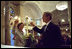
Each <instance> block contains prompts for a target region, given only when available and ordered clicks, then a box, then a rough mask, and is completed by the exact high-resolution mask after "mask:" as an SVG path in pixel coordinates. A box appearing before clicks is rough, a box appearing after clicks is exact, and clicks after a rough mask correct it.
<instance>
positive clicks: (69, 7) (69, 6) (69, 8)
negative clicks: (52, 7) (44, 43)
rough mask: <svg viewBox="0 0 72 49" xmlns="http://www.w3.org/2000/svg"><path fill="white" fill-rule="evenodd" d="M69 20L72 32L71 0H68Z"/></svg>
mask: <svg viewBox="0 0 72 49" xmlns="http://www.w3.org/2000/svg"><path fill="white" fill-rule="evenodd" d="M68 20H69V28H70V32H71V1H68Z"/></svg>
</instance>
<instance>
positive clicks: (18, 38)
mask: <svg viewBox="0 0 72 49" xmlns="http://www.w3.org/2000/svg"><path fill="white" fill-rule="evenodd" d="M23 27H24V24H23V23H19V24H18V20H16V21H15V22H14V27H13V32H12V33H13V34H14V39H15V46H25V41H24V39H23V37H24V34H23V31H22V29H23Z"/></svg>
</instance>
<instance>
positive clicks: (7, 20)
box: [5, 1, 10, 45]
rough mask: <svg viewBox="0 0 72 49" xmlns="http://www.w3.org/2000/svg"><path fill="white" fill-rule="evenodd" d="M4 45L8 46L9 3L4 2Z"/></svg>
mask: <svg viewBox="0 0 72 49" xmlns="http://www.w3.org/2000/svg"><path fill="white" fill-rule="evenodd" d="M5 8H6V11H5V45H10V26H9V1H5Z"/></svg>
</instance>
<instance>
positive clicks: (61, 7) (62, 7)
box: [56, 2, 68, 11]
mask: <svg viewBox="0 0 72 49" xmlns="http://www.w3.org/2000/svg"><path fill="white" fill-rule="evenodd" d="M56 8H57V10H61V11H62V10H65V9H67V8H68V4H67V2H61V3H59V4H57V5H56Z"/></svg>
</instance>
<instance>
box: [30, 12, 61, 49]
mask: <svg viewBox="0 0 72 49" xmlns="http://www.w3.org/2000/svg"><path fill="white" fill-rule="evenodd" d="M42 18H43V22H45V23H46V25H44V26H43V27H42V29H39V28H38V27H37V26H35V24H34V23H33V22H31V23H30V24H31V25H32V26H33V27H34V28H33V30H34V31H36V32H38V33H41V34H42V35H43V36H42V40H41V42H42V43H43V46H42V48H59V46H60V45H61V39H62V37H61V31H60V28H59V27H58V26H57V25H55V24H53V23H52V22H51V19H52V14H51V13H49V12H44V14H43V17H42Z"/></svg>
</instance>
